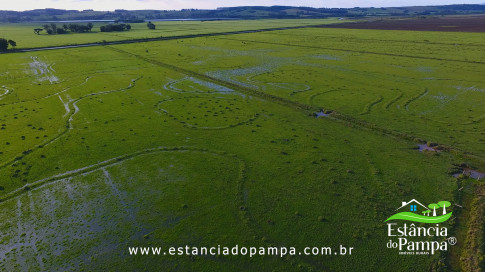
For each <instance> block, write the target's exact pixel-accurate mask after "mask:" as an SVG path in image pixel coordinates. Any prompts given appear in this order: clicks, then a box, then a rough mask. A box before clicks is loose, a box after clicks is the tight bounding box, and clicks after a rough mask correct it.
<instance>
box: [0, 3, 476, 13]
mask: <svg viewBox="0 0 485 272" xmlns="http://www.w3.org/2000/svg"><path fill="white" fill-rule="evenodd" d="M484 2H485V0H354V1H339V0H296V1H295V0H293V1H290V0H234V1H232V0H204V1H197V0H9V1H5V0H3V1H2V3H1V5H0V10H32V9H43V8H57V9H76V10H84V9H94V10H103V11H107V10H114V9H128V10H135V9H156V10H179V9H186V8H197V9H214V8H217V7H234V6H273V5H284V6H307V7H317V8H352V7H399V6H426V5H448V4H481V3H484Z"/></svg>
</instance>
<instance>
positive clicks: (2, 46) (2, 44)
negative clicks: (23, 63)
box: [0, 38, 17, 52]
mask: <svg viewBox="0 0 485 272" xmlns="http://www.w3.org/2000/svg"><path fill="white" fill-rule="evenodd" d="M8 46H11V47H13V48H15V46H17V43H16V42H14V41H12V40H7V39H3V38H0V51H2V52H5V51H7V49H8Z"/></svg>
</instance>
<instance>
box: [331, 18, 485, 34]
mask: <svg viewBox="0 0 485 272" xmlns="http://www.w3.org/2000/svg"><path fill="white" fill-rule="evenodd" d="M322 27H332V28H351V29H382V30H415V31H453V32H485V15H474V16H449V17H433V18H425V19H423V18H419V19H417V18H416V19H383V20H369V21H365V22H352V23H342V24H332V25H325V26H322Z"/></svg>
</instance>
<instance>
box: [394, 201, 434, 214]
mask: <svg viewBox="0 0 485 272" xmlns="http://www.w3.org/2000/svg"><path fill="white" fill-rule="evenodd" d="M418 205H419V206H418ZM400 209H403V210H401V212H405V211H408V212H418V213H419V212H422V211H423V209H424V211H426V210H428V207H426V206H424V205H423V204H421V203H419V201H417V200H416V199H413V200H410V201H409V202H404V201H403V202H402V205H401V207H399V208H397V209H396V211H398V210H400Z"/></svg>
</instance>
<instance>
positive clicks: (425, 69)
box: [416, 66, 433, 73]
mask: <svg viewBox="0 0 485 272" xmlns="http://www.w3.org/2000/svg"><path fill="white" fill-rule="evenodd" d="M416 70H418V72H421V73H431V72H433V68H431V67H426V66H419V67H417V68H416Z"/></svg>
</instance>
